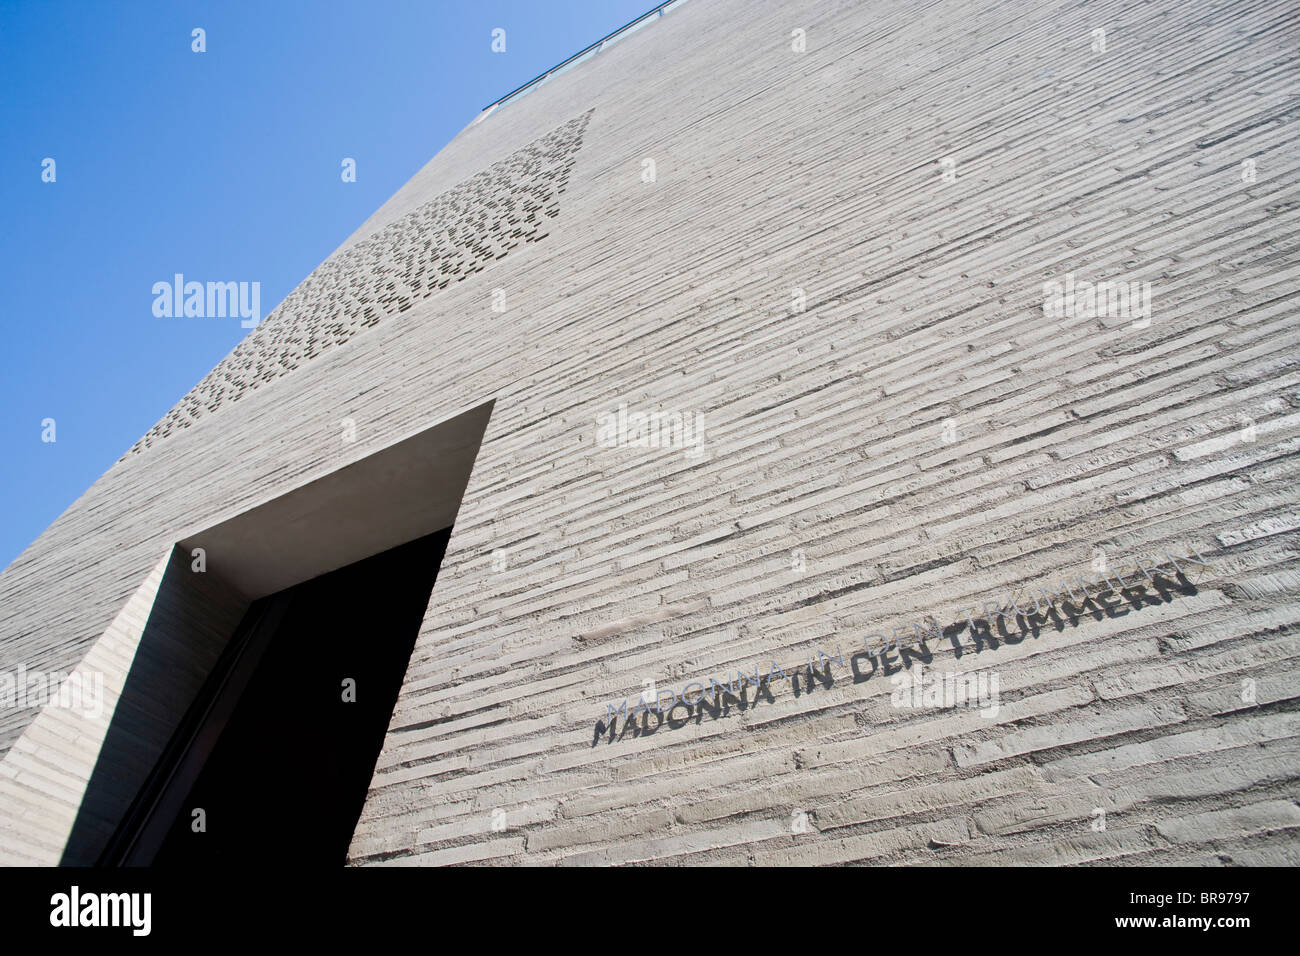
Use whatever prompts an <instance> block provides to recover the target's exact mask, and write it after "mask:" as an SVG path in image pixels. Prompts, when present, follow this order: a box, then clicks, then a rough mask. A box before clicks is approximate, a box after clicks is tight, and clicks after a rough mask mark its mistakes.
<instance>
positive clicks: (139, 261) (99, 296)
mask: <svg viewBox="0 0 1300 956" xmlns="http://www.w3.org/2000/svg"><path fill="white" fill-rule="evenodd" d="M652 6H654V0H564V2H542V0H512V2H505V0H476V2H473V3H464V2H456V3H453V2H444V0H424V2H398V0H367V2H337V0H311V2H306V0H303V2H289V0H261V2H242V0H235V2H230V0H222V2H213V3H183V2H171V0H168V2H161V0H160V2H139V0H130V2H128V0H114V2H108V0H99V2H84V3H80V2H62V0H27V2H13V0H0V107H2V108H0V211H2V212H3V216H4V228H3V229H0V263H2V265H0V270H2V271H0V277H2V278H3V291H2V293H0V294H2V296H3V297H2V298H0V321H2V322H3V329H4V335H3V337H0V343H3V344H0V448H3V450H4V451H5V453H6V454H5V460H4V467H3V469H0V501H3V502H4V505H3V512H2V514H3V519H2V520H0V566H4V565H8V564H9V563H10V562H11V561H12V560H13V559H14V558H16V557H17V556H18V555H19V554H20V553H21V552H22V550H23V549H24V548H25V547H26V546H27V545H28V544H30V543H31V542H32V541H33V540H35V538H36V537H37V536H38V535H39V534H40V533H41V532H42V531H43V530H44V529H45V528H46V526H47V525H49V524H50V522H52V521H53V520H54V519H55V518H57V517H58V516H59V515H60V514H61V513H62V512H63V511H64V509H66V508H67V507H68V506H69V505H70V504H72V502H73V501H75V500H76V499H77V497H78V496H79V495H80V494H81V493H82V492H83V491H85V490H86V489H87V488H88V487H90V485H91V484H92V483H93V482H94V481H95V479H97V478H98V477H99V476H100V475H101V474H102V473H103V472H104V471H106V470H107V469H108V468H109V467H110V466H111V465H112V464H113V463H114V462H115V461H116V460H117V459H118V458H119V457H121V455H122V454H123V452H125V451H126V450H127V448H129V447H130V446H131V445H132V444H133V443H134V442H135V440H136V439H137V438H139V437H140V436H141V435H142V434H144V433H145V432H146V431H148V430H149V428H151V427H152V426H153V424H154V423H155V422H156V421H158V419H160V418H161V417H162V416H163V415H164V414H165V413H166V412H167V411H168V410H169V409H170V408H171V407H172V405H174V404H175V403H176V401H177V400H178V399H179V398H180V397H181V396H182V395H184V394H185V392H187V391H188V390H189V389H190V388H191V387H192V386H193V385H194V384H195V383H196V382H197V381H198V380H199V379H201V378H202V377H203V376H204V375H205V374H206V373H207V372H208V371H209V370H210V369H211V368H212V367H213V366H214V365H216V364H217V363H218V362H219V361H220V360H221V359H222V358H223V357H224V356H225V355H226V353H228V352H229V351H230V350H231V349H232V348H233V347H234V346H235V344H236V343H237V342H238V341H239V339H240V338H241V337H242V336H244V335H246V334H248V330H247V329H243V328H241V327H240V323H239V320H238V319H237V318H233V319H190V320H188V321H185V320H176V319H167V318H156V317H155V316H154V315H153V310H152V306H153V301H154V297H153V294H152V292H151V289H152V286H153V284H154V283H155V282H158V281H167V280H170V278H171V277H172V276H173V274H175V273H177V272H180V273H184V274H185V275H186V276H187V277H190V278H193V279H196V280H200V281H206V280H222V281H226V280H234V281H249V282H252V281H257V282H260V283H261V312H262V315H263V316H265V315H266V314H267V313H269V312H270V311H271V310H272V309H273V308H274V307H275V306H276V304H278V303H279V302H280V300H281V299H283V298H284V297H285V295H287V294H288V293H289V292H290V291H291V290H292V289H293V288H294V286H296V285H297V284H298V283H299V282H300V281H302V279H303V278H305V277H306V276H307V274H308V273H309V272H311V270H312V269H314V268H315V267H316V266H317V265H318V264H319V263H320V262H321V260H323V259H324V258H325V257H326V256H328V255H329V254H330V253H331V252H333V251H334V249H335V248H337V247H338V245H339V244H340V243H341V242H342V241H343V240H344V239H346V238H347V237H348V236H349V235H350V234H351V233H352V232H353V231H354V230H355V229H356V228H357V227H358V226H360V225H361V223H362V222H364V221H365V219H366V218H367V217H368V216H369V215H370V214H371V213H372V212H373V211H374V210H375V209H377V208H378V207H379V206H380V205H381V204H382V203H383V202H384V200H386V199H387V198H388V197H389V196H390V195H392V194H393V193H394V192H395V191H396V190H397V189H398V188H399V187H400V186H401V185H402V184H403V183H404V182H406V180H407V179H409V178H410V177H411V176H412V175H413V174H414V173H415V172H416V171H417V170H418V169H419V168H420V167H421V166H423V165H424V164H425V162H427V161H428V159H429V158H430V157H431V156H433V155H434V154H435V153H437V152H438V150H439V149H441V148H442V147H443V146H444V145H446V143H447V142H449V141H450V140H451V139H452V138H453V137H454V136H455V135H456V134H457V133H458V132H459V131H460V130H461V129H462V128H464V126H465V125H466V124H467V123H469V122H470V120H472V119H473V118H474V116H475V115H476V114H477V113H478V112H479V110H480V109H482V108H483V107H484V106H486V105H487V104H488V103H490V102H492V101H493V100H495V99H497V98H498V97H500V96H502V95H504V94H505V93H507V92H509V91H511V90H513V89H514V88H515V87H517V86H519V85H520V84H522V83H524V82H526V81H527V80H529V79H531V78H532V77H533V76H535V75H537V74H538V73H541V72H543V71H545V70H547V69H548V68H550V67H552V66H554V65H556V64H557V63H559V62H560V61H561V60H563V59H565V58H566V57H568V56H571V55H572V54H574V53H576V52H578V50H580V49H581V48H582V47H584V46H586V45H587V44H589V43H592V42H594V41H595V40H598V39H600V38H601V37H602V36H604V35H605V34H607V33H609V32H611V31H612V30H614V29H616V28H618V27H619V26H622V25H623V24H624V23H626V22H628V21H629V20H632V19H633V18H635V17H636V16H638V15H640V14H641V13H643V12H645V11H646V10H647V9H649V8H650V7H652ZM196 27H201V28H203V29H204V30H205V31H206V47H207V49H206V52H204V53H195V52H193V51H192V50H191V45H192V42H193V41H192V33H191V31H192V30H193V29H194V28H196ZM498 27H500V28H502V29H504V30H505V31H506V52H505V53H503V54H502V53H494V52H493V51H492V49H491V45H492V31H493V29H495V28H498ZM523 102H525V103H526V102H527V101H526V100H524V101H523ZM47 157H49V158H52V159H53V160H54V161H55V167H54V173H55V181H54V182H52V183H50V182H43V181H42V164H43V160H44V159H45V158H47ZM344 157H352V158H354V159H355V160H356V164H357V181H356V182H355V183H344V182H342V180H341V178H340V169H341V168H340V163H341V161H342V159H343V158H344ZM47 418H48V419H53V420H54V422H55V426H54V428H55V431H54V437H55V441H54V442H47V441H43V440H42V435H43V433H44V432H45V429H44V428H43V426H42V422H43V421H44V420H45V419H47Z"/></svg>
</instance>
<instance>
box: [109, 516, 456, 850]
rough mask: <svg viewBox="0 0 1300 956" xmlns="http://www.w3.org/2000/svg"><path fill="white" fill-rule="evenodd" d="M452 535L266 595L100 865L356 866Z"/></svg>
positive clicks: (430, 537) (443, 534) (225, 654)
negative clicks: (353, 854) (356, 832)
mask: <svg viewBox="0 0 1300 956" xmlns="http://www.w3.org/2000/svg"><path fill="white" fill-rule="evenodd" d="M450 533H451V529H450V528H448V529H444V530H442V531H438V532H435V533H433V534H430V535H426V536H425V537H422V538H419V539H416V540H415V541H411V542H408V543H407V544H403V545H400V546H398V547H396V548H392V549H390V550H388V551H385V552H383V553H381V554H377V555H374V556H372V557H369V558H366V559H364V560H361V561H358V562H356V563H354V564H351V565H348V566H346V567H343V568H339V569H338V570H335V571H331V572H329V573H328V574H323V575H320V576H319V577H316V578H313V579H311V580H309V581H305V582H303V583H301V584H296V585H293V586H291V587H288V588H285V589H284V590H281V591H278V592H276V593H275V594H271V595H268V596H266V597H263V598H260V599H258V600H257V601H254V602H253V604H252V605H251V606H250V607H249V609H248V612H247V613H246V614H245V615H244V618H243V620H242V621H241V622H240V625H239V628H238V629H237V631H236V633H235V635H234V637H233V639H232V640H231V641H230V644H229V645H228V646H227V647H226V649H225V651H224V652H223V653H222V656H221V658H220V659H219V661H218V662H217V665H216V666H215V667H214V668H213V670H212V673H211V674H210V675H209V677H208V679H207V681H206V682H205V684H204V686H203V689H202V690H201V691H200V693H199V695H198V697H197V698H196V699H195V701H194V703H193V704H192V705H191V707H190V709H189V711H188V712H187V713H186V715H185V717H184V718H183V719H182V721H181V724H180V726H179V727H178V728H177V731H176V733H175V734H174V735H173V737H172V740H171V742H170V743H169V744H168V746H167V748H166V750H165V751H164V753H163V756H162V758H161V759H160V760H159V762H158V764H157V766H156V767H155V768H154V771H153V773H152V774H151V776H150V778H149V779H148V781H147V782H146V784H145V786H144V787H143V788H142V789H141V791H140V794H139V795H138V796H137V798H136V800H135V802H134V803H133V804H132V807H131V809H130V811H129V812H128V813H127V814H126V816H125V818H124V819H123V820H122V823H121V825H120V826H119V827H118V830H117V832H116V833H115V834H114V836H113V838H112V840H110V842H109V845H108V847H107V848H106V850H105V852H104V855H103V856H102V857H101V859H100V861H99V862H100V864H101V865H107V866H114V865H157V866H212V867H218V868H224V867H228V866H230V867H233V866H246V865H248V864H250V863H273V864H283V863H289V864H293V865H299V866H313V865H314V866H341V865H342V864H343V863H345V862H346V858H347V851H348V845H349V843H350V842H351V839H352V831H353V829H354V828H355V826H356V823H357V819H358V817H359V816H360V814H361V809H362V806H363V804H364V802H365V797H366V791H367V788H368V786H369V784H370V778H371V775H372V774H373V772H374V767H375V761H376V760H377V759H378V757H379V753H380V750H381V748H382V746H383V742H384V735H385V733H386V732H387V730H388V723H389V720H390V718H391V717H392V713H393V707H394V705H395V703H396V701H397V695H398V692H399V691H400V690H401V686H402V680H403V677H404V676H405V673H406V666H407V663H408V661H409V659H410V656H411V651H412V649H413V648H414V646H415V640H416V637H417V636H418V634H419V630H420V624H421V622H422V621H423V619H424V614H425V609H426V607H427V605H428V603H429V597H430V594H431V592H432V590H433V585H434V581H435V580H436V578H437V573H438V566H439V564H440V563H441V561H442V556H443V553H444V551H445V550H446V546H447V540H448V538H449V537H450Z"/></svg>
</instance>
